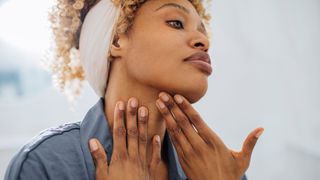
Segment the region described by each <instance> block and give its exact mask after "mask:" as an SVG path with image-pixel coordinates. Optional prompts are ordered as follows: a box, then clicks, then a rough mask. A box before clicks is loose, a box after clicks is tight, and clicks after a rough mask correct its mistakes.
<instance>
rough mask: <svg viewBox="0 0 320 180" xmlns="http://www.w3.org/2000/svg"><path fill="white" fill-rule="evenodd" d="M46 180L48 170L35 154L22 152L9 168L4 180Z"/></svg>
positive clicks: (16, 156)
mask: <svg viewBox="0 0 320 180" xmlns="http://www.w3.org/2000/svg"><path fill="white" fill-rule="evenodd" d="M20 179H21V180H31V179H32V180H46V179H48V177H47V173H46V170H45V168H44V166H43V165H42V163H41V161H40V160H39V158H37V156H36V155H34V154H33V153H28V152H24V151H23V150H21V151H20V152H19V153H18V154H16V155H15V157H14V158H13V159H12V160H11V162H10V164H9V165H8V167H7V170H6V173H5V176H4V180H20Z"/></svg>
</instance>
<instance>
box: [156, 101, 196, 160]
mask: <svg viewBox="0 0 320 180" xmlns="http://www.w3.org/2000/svg"><path fill="white" fill-rule="evenodd" d="M156 104H157V107H158V109H159V110H160V112H161V114H162V116H163V117H164V119H165V121H166V125H167V130H168V133H169V135H170V137H171V139H172V141H173V144H174V146H175V147H176V149H177V152H178V153H180V156H184V155H188V154H190V153H192V152H193V148H192V146H191V145H190V143H189V142H188V140H187V138H186V137H185V134H184V133H183V132H182V131H181V128H180V127H179V126H178V124H177V123H176V121H175V120H174V118H173V116H172V114H171V113H170V111H169V109H168V108H167V107H166V106H165V104H164V103H163V102H162V101H161V100H159V99H158V100H157V101H156ZM181 150H182V152H183V153H181ZM179 151H180V152H179Z"/></svg>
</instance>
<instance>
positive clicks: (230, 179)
mask: <svg viewBox="0 0 320 180" xmlns="http://www.w3.org/2000/svg"><path fill="white" fill-rule="evenodd" d="M159 97H160V98H159V99H158V100H157V106H158V109H159V110H160V112H161V113H162V116H163V117H164V119H165V121H166V124H167V130H168V132H169V135H170V137H171V140H172V142H173V144H174V146H175V148H176V150H177V153H178V156H179V161H180V164H181V166H182V168H183V170H184V172H185V173H186V175H187V177H188V178H189V179H203V180H206V179H216V180H240V179H241V178H242V176H243V175H244V173H245V171H246V170H247V169H248V167H249V164H250V159H251V154H252V151H253V148H254V146H255V144H256V142H257V140H258V137H259V136H260V135H261V134H262V132H263V130H264V129H263V128H257V129H255V130H254V131H252V132H251V133H250V134H249V135H248V137H247V138H246V140H245V141H244V143H243V146H242V150H241V151H240V152H236V151H233V150H231V149H229V148H227V147H226V145H225V144H224V143H223V141H222V140H221V139H220V138H219V136H218V135H217V134H216V133H215V132H214V131H212V130H211V129H210V128H209V127H208V125H207V124H206V123H205V122H204V121H203V119H202V118H201V117H200V115H199V114H198V112H197V111H196V110H195V109H194V108H193V107H192V106H191V104H190V103H189V102H188V100H187V99H186V98H184V97H182V96H181V95H175V97H174V99H173V98H172V97H171V96H170V95H169V94H167V93H164V92H162V93H160V94H159Z"/></svg>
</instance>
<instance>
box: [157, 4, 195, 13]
mask: <svg viewBox="0 0 320 180" xmlns="http://www.w3.org/2000/svg"><path fill="white" fill-rule="evenodd" d="M164 7H175V8H178V9H181V10H183V11H184V12H186V13H187V14H189V13H190V12H189V10H188V9H187V8H185V7H184V6H182V5H180V4H177V3H166V4H163V5H162V6H160V7H159V8H157V9H156V10H155V11H158V10H160V9H162V8H164Z"/></svg>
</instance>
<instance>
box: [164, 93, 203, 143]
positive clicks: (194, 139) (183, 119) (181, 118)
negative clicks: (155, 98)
mask: <svg viewBox="0 0 320 180" xmlns="http://www.w3.org/2000/svg"><path fill="white" fill-rule="evenodd" d="M159 97H160V99H161V100H162V101H163V102H164V103H165V105H166V106H167V107H168V108H169V110H170V111H171V112H172V113H173V115H174V120H175V121H176V122H177V124H178V125H179V126H180V127H181V128H182V131H183V132H184V134H185V135H186V137H187V139H188V140H189V142H190V143H191V145H192V146H193V147H198V146H199V145H202V144H204V141H203V139H202V138H201V137H200V136H199V135H198V133H197V132H196V131H195V129H194V128H193V127H192V124H191V123H190V121H189V118H188V117H187V116H186V115H185V114H184V113H183V112H182V111H181V109H180V108H179V107H178V105H177V104H176V103H175V102H174V100H173V99H172V98H171V96H168V95H167V94H166V93H163V92H162V93H160V94H159ZM177 98H180V97H177ZM179 100H180V99H179ZM181 100H182V99H181Z"/></svg>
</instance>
